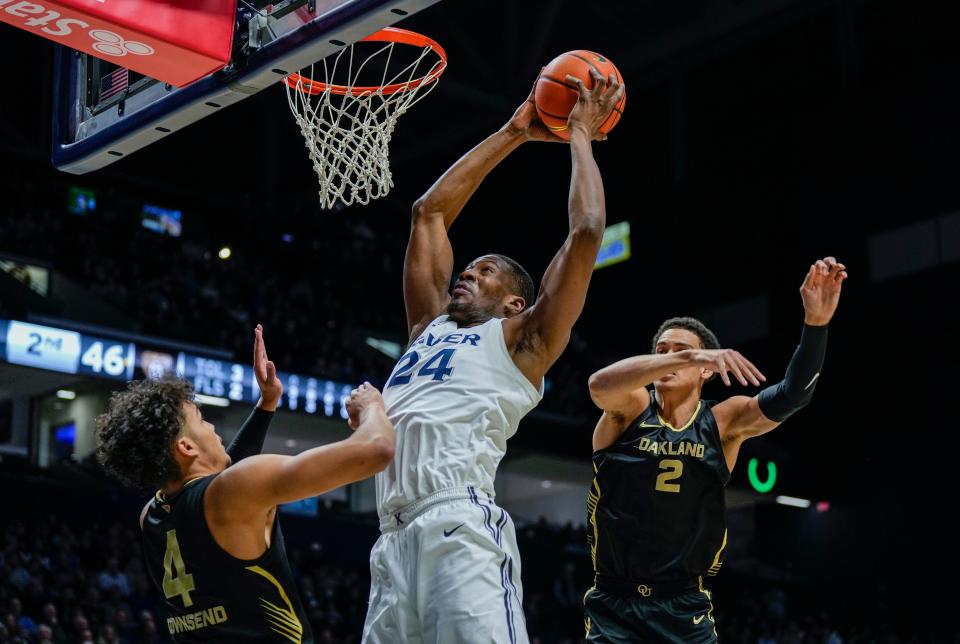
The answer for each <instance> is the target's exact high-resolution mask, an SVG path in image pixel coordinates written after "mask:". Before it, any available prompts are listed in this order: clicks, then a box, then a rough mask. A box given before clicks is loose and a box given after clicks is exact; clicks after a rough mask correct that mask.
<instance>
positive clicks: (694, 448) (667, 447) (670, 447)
mask: <svg viewBox="0 0 960 644" xmlns="http://www.w3.org/2000/svg"><path fill="white" fill-rule="evenodd" d="M637 449H638V450H640V451H641V452H650V453H651V454H668V455H670V456H695V457H697V458H703V456H704V454H705V453H706V449H707V448H706V446H705V445H704V444H703V443H692V442H690V441H678V442H676V443H674V442H671V441H656V440H650V439H649V438H646V437H644V438H641V439H640V442H639V443H637Z"/></svg>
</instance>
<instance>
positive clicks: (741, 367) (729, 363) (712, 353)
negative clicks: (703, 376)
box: [692, 349, 767, 387]
mask: <svg viewBox="0 0 960 644" xmlns="http://www.w3.org/2000/svg"><path fill="white" fill-rule="evenodd" d="M692 360H693V362H694V364H696V365H698V366H701V367H710V369H712V370H713V371H714V372H716V373H718V374H720V379H721V380H722V381H723V384H725V385H726V386H728V387H729V386H730V376H729V374H731V373H732V374H733V375H734V376H735V377H736V379H737V380H739V381H740V384H741V385H743V386H744V387H746V386H747V381H748V380H749V381H750V384H752V385H753V386H754V387H759V386H760V383H761V382H766V380H767V378H766V376H764V375H763V374H762V373H760V370H759V369H757V368H756V367H755V366H754V365H753V363H752V362H750V361H749V360H747V359H746V358H744V357H743V354H741V353H740V352H739V351H735V350H734V349H694V350H693V354H692Z"/></svg>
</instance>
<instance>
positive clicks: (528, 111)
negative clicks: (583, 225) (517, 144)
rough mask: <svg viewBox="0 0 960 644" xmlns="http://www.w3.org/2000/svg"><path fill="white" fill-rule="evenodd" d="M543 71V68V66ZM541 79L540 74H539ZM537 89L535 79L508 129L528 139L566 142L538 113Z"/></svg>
mask: <svg viewBox="0 0 960 644" xmlns="http://www.w3.org/2000/svg"><path fill="white" fill-rule="evenodd" d="M540 71H541V72H542V71H543V69H542V68H541V69H540ZM537 78H538V79H539V78H540V76H539V74H538V75H537ZM536 89H537V81H533V87H531V88H530V95H529V96H527V100H525V101H524V102H523V103H521V104H520V107H518V108H517V111H516V112H514V113H513V116H511V117H510V122H509V123H507V130H508V131H510V132H513V133H517V134H522V135H523V137H524V138H525V139H526V140H527V141H547V142H548V143H566V142H567V141H565V140H564V139H561V138H560V137H559V136H557V135H556V134H554V133H553V132H551V131H550V128H548V127H547V126H546V125H544V124H543V121H541V120H540V116H539V115H538V114H537V104H536V102H535V100H534V92H535V91H536Z"/></svg>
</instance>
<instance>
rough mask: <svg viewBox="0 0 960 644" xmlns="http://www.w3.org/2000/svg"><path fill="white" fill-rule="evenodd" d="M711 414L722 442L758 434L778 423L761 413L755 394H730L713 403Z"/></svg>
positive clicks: (774, 426) (740, 439)
mask: <svg viewBox="0 0 960 644" xmlns="http://www.w3.org/2000/svg"><path fill="white" fill-rule="evenodd" d="M713 416H714V418H716V419H717V427H718V428H719V430H720V439H721V440H722V441H723V442H724V443H726V442H728V441H743V440H746V439H747V438H753V437H754V436H760V435H761V434H766V433H767V432H769V431H770V430H772V429H774V428H776V427H778V426H779V425H780V423H779V422H777V421H775V420H770V419H769V418H767V417H766V416H764V415H763V411H761V410H760V404H759V400H758V397H757V396H753V397H750V396H731V397H730V398H727V399H726V400H724V401H723V402H721V403H718V404H716V405H714V407H713Z"/></svg>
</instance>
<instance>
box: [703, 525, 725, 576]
mask: <svg viewBox="0 0 960 644" xmlns="http://www.w3.org/2000/svg"><path fill="white" fill-rule="evenodd" d="M726 547H727V530H724V531H723V543H721V544H720V549H719V550H717V554H716V556H715V557H714V558H713V563H712V564H710V570H708V571H707V577H715V576H716V574H717V573H718V572H720V566H722V565H723V562H722V561H720V555H722V554H723V549H724V548H726Z"/></svg>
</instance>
